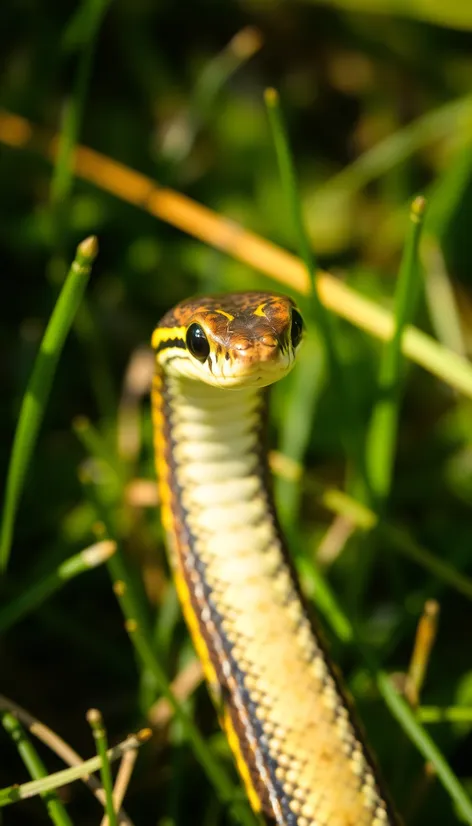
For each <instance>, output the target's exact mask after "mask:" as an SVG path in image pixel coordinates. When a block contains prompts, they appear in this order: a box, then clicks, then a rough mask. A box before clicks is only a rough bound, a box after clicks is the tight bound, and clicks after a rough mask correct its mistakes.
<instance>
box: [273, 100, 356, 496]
mask: <svg viewBox="0 0 472 826" xmlns="http://www.w3.org/2000/svg"><path fill="white" fill-rule="evenodd" d="M265 102H266V107H267V112H268V116H269V123H270V126H271V131H272V137H273V141H274V145H275V150H276V154H277V161H278V165H279V171H280V177H281V181H282V187H283V190H284V193H285V196H286V199H287V203H288V207H289V211H290V215H291V218H292V221H293V224H294V229H295V232H296V236H297V243H298V248H299V251H300V256H301V258H302V260H303V262H304V264H305V267H306V270H307V273H308V276H309V280H310V284H311V293H310V298H311V301H310V303H309V305H308V307H309V309H310V310H311V314H312V316H313V319H314V322H315V324H316V325H317V327H318V329H319V332H320V335H321V337H322V340H323V344H324V347H325V349H326V356H327V360H328V367H329V373H330V378H331V381H333V382H334V384H335V386H336V388H337V392H338V394H339V404H340V409H341V410H344V411H347V410H349V416H340V418H339V422H340V427H341V431H342V432H341V435H342V438H343V441H344V444H345V449H346V453H347V455H348V456H349V457H350V458H351V459H352V460H353V461H354V464H355V468H356V472H357V474H358V475H359V476H360V478H361V479H362V481H363V484H364V487H365V489H368V488H369V483H368V480H367V478H366V474H365V467H364V458H363V452H362V447H361V444H360V440H359V429H358V427H357V416H356V410H355V405H354V402H353V399H352V397H351V396H352V394H351V393H350V390H349V381H348V376H347V372H346V371H345V369H344V366H343V363H342V359H341V356H340V351H339V340H338V335H337V333H336V327H335V320H334V318H333V317H332V316H331V315H330V314H329V313H328V312H327V310H326V307H325V306H324V304H323V302H322V300H321V298H320V293H319V289H318V279H317V272H316V269H317V267H316V259H315V255H314V252H313V249H312V247H311V244H310V241H309V239H308V235H307V232H306V229H305V225H304V221H303V215H302V209H301V201H300V196H299V192H298V186H297V178H296V172H295V164H294V162H293V157H292V153H291V150H290V144H289V140H288V137H287V133H286V129H285V124H284V120H283V116H282V111H281V108H280V101H279V96H278V93H277V91H276V90H275V89H266V92H265ZM305 305H306V302H305ZM308 414H309V411H307V415H308Z"/></svg>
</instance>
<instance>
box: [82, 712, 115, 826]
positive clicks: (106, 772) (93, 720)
mask: <svg viewBox="0 0 472 826" xmlns="http://www.w3.org/2000/svg"><path fill="white" fill-rule="evenodd" d="M87 722H88V723H89V725H90V727H91V729H92V732H93V736H94V739H95V744H96V747H97V755H98V756H99V757H100V759H101V766H100V776H101V778H102V786H103V789H104V791H105V811H106V813H107V815H108V821H109V823H110V826H117V819H116V811H115V805H114V802H113V778H112V774H111V768H110V761H109V759H108V754H107V751H108V742H107V733H106V730H105V726H104V725H103V718H102V715H101V713H100V711H99V710H98V709H96V708H91V709H89V711H88V712H87Z"/></svg>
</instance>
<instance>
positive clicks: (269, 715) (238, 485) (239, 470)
mask: <svg viewBox="0 0 472 826" xmlns="http://www.w3.org/2000/svg"><path fill="white" fill-rule="evenodd" d="M167 388H168V391H169V392H170V394H171V396H172V399H173V400H172V403H171V408H172V411H173V412H172V417H171V429H172V437H173V441H174V445H175V449H174V454H173V457H174V460H175V462H176V465H177V470H176V475H177V482H178V484H179V486H180V488H181V489H182V491H183V506H184V508H185V510H186V512H187V514H188V518H187V522H188V526H189V528H190V530H191V532H192V534H193V536H194V537H195V550H196V552H197V553H198V555H199V557H200V558H201V560H202V561H203V563H204V564H205V570H206V580H207V583H208V585H209V586H210V587H211V589H212V598H213V602H214V605H215V607H216V608H217V610H218V613H219V614H220V616H221V617H223V623H222V624H223V629H224V632H225V634H226V636H227V638H228V639H229V640H230V642H231V643H232V645H233V655H234V657H235V659H236V661H237V663H238V665H239V668H240V669H241V671H242V672H243V673H244V674H245V675H246V677H245V686H246V688H247V690H248V691H249V693H250V695H251V699H252V700H253V701H254V703H255V704H256V705H257V707H258V708H257V716H258V718H259V722H260V723H261V725H262V727H263V731H264V735H265V737H266V740H267V743H268V748H269V751H270V754H271V756H272V758H273V759H274V760H275V761H276V762H277V764H278V768H277V771H276V776H277V780H278V781H279V782H280V783H281V784H282V786H283V788H284V792H285V793H286V794H287V796H288V798H289V799H290V808H291V811H292V812H293V814H294V815H295V816H296V822H297V824H298V826H308V824H310V826H385V825H386V824H388V822H389V819H388V815H387V813H386V809H385V804H384V803H383V802H382V800H381V797H380V795H379V793H378V790H377V787H376V784H375V780H374V777H373V773H372V771H371V769H370V766H369V765H368V764H367V761H366V759H365V756H364V752H363V749H362V746H361V745H360V743H359V741H358V739H357V737H356V735H355V732H354V730H353V728H352V726H351V724H350V721H349V716H348V712H347V710H346V708H345V704H344V701H343V699H342V698H341V697H340V695H339V694H338V691H337V689H336V686H335V682H334V680H333V678H332V676H331V674H330V673H329V671H328V668H327V665H326V661H325V657H324V654H323V652H322V651H321V649H320V648H319V646H318V644H317V641H316V638H315V636H314V634H313V632H312V630H311V626H310V624H309V622H308V620H307V619H306V618H305V616H304V613H303V608H302V605H301V603H300V601H299V599H298V597H297V595H296V593H295V590H294V587H293V584H292V580H291V576H290V573H289V570H288V568H287V566H286V564H285V562H284V558H283V554H282V550H281V547H280V543H279V539H278V536H277V531H276V529H275V527H274V524H273V521H272V518H271V515H270V511H269V508H268V501H267V495H266V492H265V490H264V484H263V480H262V479H261V477H260V475H259V472H258V458H257V452H256V447H257V440H258V438H259V430H258V422H259V418H260V411H261V397H260V392H259V391H258V390H256V389H252V388H250V389H245V390H238V391H234V390H233V391H224V390H218V389H216V388H212V387H208V386H205V385H203V384H202V383H201V382H195V381H192V380H189V379H177V378H168V380H167ZM206 619H207V618H206V617H202V618H201V621H202V622H205V620H206Z"/></svg>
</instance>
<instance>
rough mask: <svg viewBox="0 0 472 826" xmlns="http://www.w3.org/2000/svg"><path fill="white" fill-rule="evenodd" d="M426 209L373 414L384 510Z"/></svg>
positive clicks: (412, 234)
mask: <svg viewBox="0 0 472 826" xmlns="http://www.w3.org/2000/svg"><path fill="white" fill-rule="evenodd" d="M424 209H425V200H424V198H421V197H418V198H415V200H414V201H413V203H412V207H411V213H410V221H411V223H410V230H409V233H408V237H407V241H406V244H405V249H404V253H403V258H402V263H401V266H400V273H399V277H398V283H397V289H396V292H395V327H394V332H393V335H392V338H391V339H390V341H388V342H387V344H386V345H385V347H384V350H383V354H382V358H381V362H380V371H379V381H378V401H377V403H376V405H375V407H374V411H373V413H372V419H371V422H370V426H369V433H368V437H367V466H368V468H369V478H370V482H371V485H372V492H373V495H374V500H375V502H376V505H377V507H378V508H380V509H382V508H383V505H384V503H385V500H386V498H387V497H388V494H389V491H390V486H391V481H392V473H393V463H394V454H395V444H396V437H397V422H398V410H399V404H400V391H401V372H402V366H403V362H404V359H403V355H402V349H401V348H402V338H403V334H404V331H405V327H406V325H407V324H408V323H409V322H410V321H411V320H412V316H413V314H414V308H415V305H416V299H417V295H418V278H419V260H418V247H419V240H420V234H421V227H422V219H423V213H424Z"/></svg>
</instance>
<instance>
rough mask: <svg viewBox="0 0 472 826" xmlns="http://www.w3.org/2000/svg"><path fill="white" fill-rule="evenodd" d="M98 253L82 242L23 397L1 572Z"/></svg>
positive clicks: (0, 547)
mask: <svg viewBox="0 0 472 826" xmlns="http://www.w3.org/2000/svg"><path fill="white" fill-rule="evenodd" d="M97 253H98V244H97V239H96V238H95V237H93V236H92V237H90V238H87V239H86V240H85V241H82V243H81V244H79V246H78V247H77V251H76V255H75V258H74V261H73V262H72V266H71V268H70V270H69V273H68V276H67V278H66V280H65V282H64V285H63V287H62V290H61V292H60V295H59V298H58V299H57V302H56V305H55V307H54V310H53V312H52V315H51V318H50V320H49V323H48V326H47V328H46V332H45V334H44V337H43V340H42V342H41V345H40V348H39V353H38V355H37V357H36V361H35V364H34V368H33V372H32V375H31V378H30V380H29V383H28V386H27V388H26V392H25V395H24V397H23V402H22V405H21V410H20V415H19V419H18V424H17V427H16V431H15V436H14V440H13V448H12V452H11V456H10V463H9V466H8V475H7V483H6V490H5V499H4V508H3V516H2V525H1V533H0V571H5V570H6V567H7V565H8V560H9V557H10V550H11V544H12V539H13V531H14V525H15V518H16V514H17V510H18V505H19V501H20V497H21V493H22V490H23V487H24V482H25V477H26V473H27V470H28V466H29V463H30V460H31V456H32V454H33V450H34V447H35V444H36V440H37V437H38V432H39V428H40V425H41V422H42V419H43V416H44V411H45V409H46V405H47V402H48V399H49V394H50V391H51V386H52V382H53V378H54V374H55V372H56V367H57V364H58V361H59V357H60V355H61V352H62V348H63V346H64V342H65V340H66V337H67V334H68V332H69V330H70V327H71V325H72V322H73V320H74V317H75V315H76V313H77V310H78V308H79V304H80V301H81V299H82V296H83V294H84V291H85V288H86V286H87V282H88V279H89V276H90V272H91V268H92V264H93V261H94V260H95V258H96V256H97Z"/></svg>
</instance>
